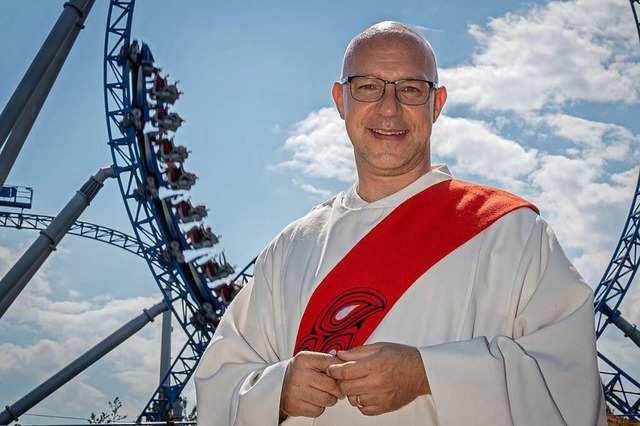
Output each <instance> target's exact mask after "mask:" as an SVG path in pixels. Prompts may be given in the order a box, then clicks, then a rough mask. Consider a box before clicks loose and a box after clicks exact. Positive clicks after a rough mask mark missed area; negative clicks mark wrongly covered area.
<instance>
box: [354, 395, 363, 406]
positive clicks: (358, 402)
mask: <svg viewBox="0 0 640 426" xmlns="http://www.w3.org/2000/svg"><path fill="white" fill-rule="evenodd" d="M356 403H357V404H358V408H364V405H362V403H361V402H360V395H356Z"/></svg>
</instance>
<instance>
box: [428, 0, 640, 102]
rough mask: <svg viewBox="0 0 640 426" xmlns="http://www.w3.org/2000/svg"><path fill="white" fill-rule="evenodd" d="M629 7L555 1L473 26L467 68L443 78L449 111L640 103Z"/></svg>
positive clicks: (444, 72) (444, 73)
mask: <svg viewBox="0 0 640 426" xmlns="http://www.w3.org/2000/svg"><path fill="white" fill-rule="evenodd" d="M628 7H629V6H628V4H626V3H625V2H618V1H613V2H600V1H595V0H573V1H562V2H560V1H551V2H549V3H548V4H546V5H544V6H537V7H533V8H531V9H528V10H526V11H524V12H521V13H508V14H506V15H504V16H502V17H499V18H495V19H492V20H491V21H490V22H489V23H488V25H487V26H486V27H484V28H483V27H480V26H478V25H472V26H471V27H470V29H469V32H470V34H471V35H472V36H473V37H474V38H475V39H476V41H477V43H478V47H477V50H476V52H475V54H474V55H473V57H472V59H471V63H470V64H469V65H466V66H459V67H454V68H448V69H442V70H441V73H440V75H441V81H442V82H443V84H445V85H446V86H447V88H448V89H449V94H450V96H449V102H450V104H451V105H456V104H464V105H471V106H472V107H473V108H475V109H478V110H493V111H508V110H512V111H516V112H520V113H523V112H526V111H534V110H539V109H541V108H543V107H546V106H549V105H564V104H567V103H571V102H577V101H590V102H625V103H630V104H635V103H637V102H638V101H639V99H640V88H639V87H638V85H637V81H638V79H639V78H640V69H638V67H637V59H638V54H637V39H636V37H637V35H636V34H635V32H634V31H632V28H633V25H632V22H630V19H629V15H630V14H629V10H628Z"/></svg>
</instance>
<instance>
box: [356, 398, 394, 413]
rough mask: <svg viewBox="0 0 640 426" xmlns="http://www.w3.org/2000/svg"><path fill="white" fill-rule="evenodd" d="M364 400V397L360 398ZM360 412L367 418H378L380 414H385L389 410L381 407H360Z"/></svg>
mask: <svg viewBox="0 0 640 426" xmlns="http://www.w3.org/2000/svg"><path fill="white" fill-rule="evenodd" d="M360 399H362V397H361V398H360ZM358 410H360V412H361V413H362V414H364V415H365V416H378V415H380V414H384V413H386V412H388V410H386V409H384V408H383V407H380V406H378V405H364V404H363V405H362V407H358Z"/></svg>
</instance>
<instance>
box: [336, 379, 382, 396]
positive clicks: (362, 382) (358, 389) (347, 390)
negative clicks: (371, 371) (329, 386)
mask: <svg viewBox="0 0 640 426" xmlns="http://www.w3.org/2000/svg"><path fill="white" fill-rule="evenodd" d="M338 387H340V391H341V392H342V393H343V394H345V395H354V396H355V395H362V394H364V393H366V392H370V391H372V390H375V386H374V385H373V384H372V382H371V378H368V377H364V378H360V379H355V380H339V381H338ZM361 398H362V397H361Z"/></svg>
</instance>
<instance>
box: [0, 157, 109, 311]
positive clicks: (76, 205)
mask: <svg viewBox="0 0 640 426" xmlns="http://www.w3.org/2000/svg"><path fill="white" fill-rule="evenodd" d="M113 176H114V173H113V169H112V168H111V167H106V168H102V169H100V170H99V171H98V173H96V175H95V176H92V177H91V178H89V180H88V181H87V182H86V183H85V184H84V185H83V186H82V188H80V190H79V191H78V192H76V194H75V195H74V196H73V198H71V200H70V201H69V202H68V203H67V205H66V206H65V207H64V208H63V209H62V211H61V212H60V213H59V214H58V216H56V218H55V219H53V220H52V221H51V224H50V225H49V226H48V227H47V229H45V230H44V231H40V236H39V237H38V239H36V241H34V242H33V244H31V247H29V248H28V249H27V251H26V252H25V253H24V254H23V255H22V257H21V258H20V259H19V260H18V261H17V262H16V264H15V265H13V267H12V268H11V269H10V270H9V272H7V274H6V275H5V276H4V278H2V280H1V281H0V318H2V316H3V315H4V313H5V312H6V311H7V309H8V308H9V306H11V304H12V303H13V301H14V300H15V299H16V298H17V297H18V295H19V294H20V292H21V291H22V290H23V289H24V287H25V286H26V285H27V283H28V282H29V281H30V280H31V278H32V277H33V275H34V274H35V273H36V272H37V271H38V269H39V268H40V266H42V264H43V263H44V261H45V260H46V259H47V258H48V257H49V255H50V254H51V252H52V251H53V250H55V249H56V246H57V245H58V243H59V242H60V241H61V240H62V238H63V237H64V236H65V235H66V233H67V231H69V228H71V225H73V223H74V222H75V221H76V220H77V219H78V217H80V215H81V214H82V212H83V211H84V209H86V208H87V206H88V205H89V203H90V202H91V200H93V198H94V197H95V196H96V194H97V193H98V191H100V188H102V186H103V185H104V181H105V180H106V179H107V178H110V177H113Z"/></svg>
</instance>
